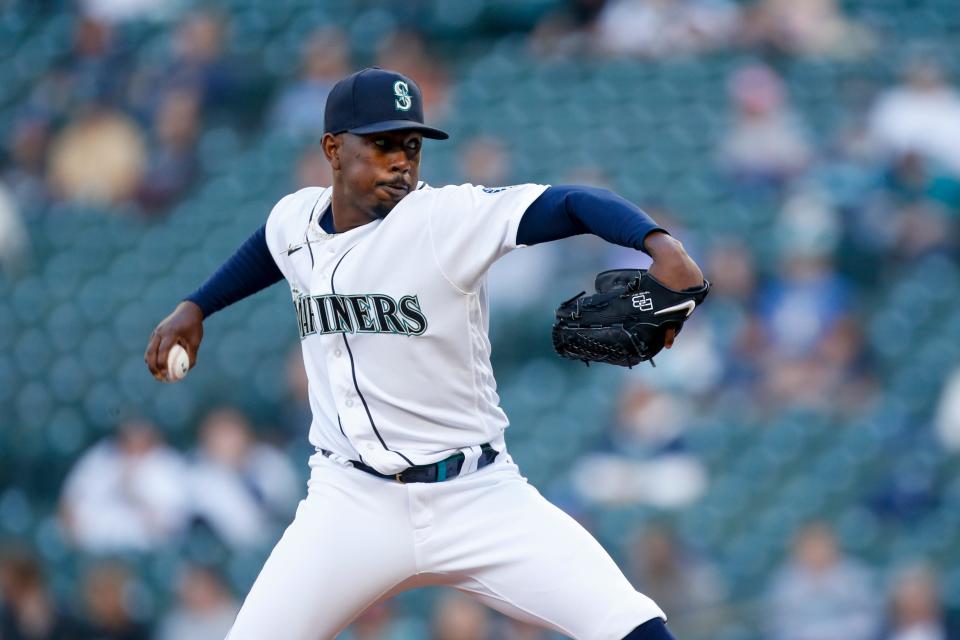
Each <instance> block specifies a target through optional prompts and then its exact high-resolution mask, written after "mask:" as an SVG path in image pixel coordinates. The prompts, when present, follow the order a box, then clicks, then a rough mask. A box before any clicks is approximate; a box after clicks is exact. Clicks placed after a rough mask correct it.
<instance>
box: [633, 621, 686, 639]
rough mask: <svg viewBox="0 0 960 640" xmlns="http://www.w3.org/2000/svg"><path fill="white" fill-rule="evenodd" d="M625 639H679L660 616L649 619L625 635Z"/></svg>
mask: <svg viewBox="0 0 960 640" xmlns="http://www.w3.org/2000/svg"><path fill="white" fill-rule="evenodd" d="M623 640H677V639H676V638H674V637H673V634H672V633H670V631H669V630H668V629H667V625H665V624H664V623H663V620H661V619H660V618H653V619H652V620H647V621H646V622H644V623H643V624H642V625H640V626H639V627H637V628H636V629H634V630H633V631H631V632H630V633H628V634H627V635H626V636H624V638H623Z"/></svg>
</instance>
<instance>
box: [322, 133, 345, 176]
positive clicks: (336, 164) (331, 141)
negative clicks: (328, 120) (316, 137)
mask: <svg viewBox="0 0 960 640" xmlns="http://www.w3.org/2000/svg"><path fill="white" fill-rule="evenodd" d="M341 142H342V137H341V136H335V135H333V134H332V133H325V134H323V139H322V140H321V141H320V146H321V147H322V148H323V155H325V156H326V157H327V161H328V162H329V163H330V166H331V167H332V168H333V170H334V171H339V170H340V147H341Z"/></svg>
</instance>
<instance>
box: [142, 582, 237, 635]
mask: <svg viewBox="0 0 960 640" xmlns="http://www.w3.org/2000/svg"><path fill="white" fill-rule="evenodd" d="M239 610H240V606H239V604H238V603H237V601H236V600H235V599H234V597H233V596H232V595H231V594H230V591H229V590H228V589H227V586H226V585H225V584H224V583H223V580H222V579H221V578H220V576H218V575H217V574H216V572H214V571H213V570H212V569H209V568H207V567H202V566H198V565H194V566H190V567H187V568H186V570H185V571H184V572H183V575H181V577H180V580H179V584H178V587H177V604H176V605H175V606H174V607H173V609H172V610H171V611H170V612H168V613H167V615H166V616H165V617H164V619H163V620H162V621H161V622H160V625H159V631H158V632H157V634H156V636H155V637H154V640H213V639H217V640H219V639H220V638H223V637H225V636H226V635H227V632H229V631H230V627H232V626H233V621H234V620H235V619H236V617H237V612H238V611H239Z"/></svg>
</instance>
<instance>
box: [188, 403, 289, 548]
mask: <svg viewBox="0 0 960 640" xmlns="http://www.w3.org/2000/svg"><path fill="white" fill-rule="evenodd" d="M190 483H191V486H192V487H193V490H192V491H191V493H192V496H193V503H194V509H195V510H196V516H197V517H198V518H199V519H201V520H202V521H203V522H206V523H207V524H208V525H210V527H211V528H212V529H213V531H214V532H215V533H216V534H217V535H219V536H220V538H221V539H222V540H223V541H224V542H226V543H227V544H228V545H230V546H233V547H246V546H251V545H259V544H264V543H266V542H268V541H269V540H270V538H271V536H272V535H273V534H274V531H275V529H276V528H277V527H278V526H279V525H280V524H281V523H282V524H286V523H287V522H288V521H289V519H290V517H291V516H292V514H293V510H294V508H295V507H296V503H297V500H298V499H299V497H300V493H301V488H300V485H299V483H298V481H297V475H296V473H295V472H294V470H293V468H292V466H291V465H290V462H289V461H288V460H287V458H286V457H285V456H284V455H283V454H282V453H280V452H279V451H277V450H276V449H274V448H273V447H271V446H268V445H266V444H263V443H260V442H257V441H256V439H255V438H254V434H253V431H252V428H251V426H250V422H249V420H247V418H246V416H244V415H243V414H242V413H240V412H239V411H237V410H235V409H230V408H221V409H218V410H216V411H214V412H212V413H211V414H209V415H208V416H207V418H206V420H205V421H204V423H203V425H202V426H201V427H200V448H199V450H198V451H197V453H196V456H195V459H194V461H193V464H192V468H191V471H190Z"/></svg>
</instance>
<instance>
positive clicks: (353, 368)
mask: <svg viewBox="0 0 960 640" xmlns="http://www.w3.org/2000/svg"><path fill="white" fill-rule="evenodd" d="M356 246H357V245H353V246H352V247H350V248H349V249H347V250H346V252H344V254H343V255H342V256H340V259H339V260H338V261H337V266H335V267H334V268H333V272H332V273H331V274H330V292H331V293H333V294H336V293H337V289H336V288H335V287H334V286H333V278H334V276H336V275H337V269H339V268H340V264H341V263H342V262H343V259H344V258H346V257H347V254H348V253H350V252H351V251H353V250H354V248H355V247H356ZM340 336H341V337H342V338H343V344H344V345H345V346H346V347H347V355H349V356H350V373H351V375H352V376H353V388H354V389H356V390H357V395H358V396H360V402H362V403H363V409H364V411H366V412H367V419H368V420H370V426H371V427H372V428H373V432H374V433H375V434H376V435H377V439H378V440H379V441H380V444H381V445H382V446H383V448H384V449H385V450H386V451H389V452H391V453H395V454H397V455H398V456H400V457H401V458H403V459H404V460H405V461H406V463H407V464H409V465H410V466H411V467H412V466H414V464H413V462H412V461H411V460H410V458H408V457H407V456H405V455H403V454H402V453H400V452H399V451H394V450H393V449H391V448H390V447H388V446H387V443H386V442H385V441H384V439H383V436H381V435H380V431H379V430H378V429H377V424H376V423H375V422H374V421H373V414H371V413H370V407H369V406H368V405H367V399H366V398H364V397H363V392H362V391H360V385H359V384H358V383H357V367H356V363H355V362H354V361H353V350H352V349H350V341H349V340H347V334H346V333H342V334H340ZM338 417H339V414H338ZM344 435H346V434H344ZM357 453H360V452H359V450H358V451H357ZM361 462H362V460H361Z"/></svg>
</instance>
